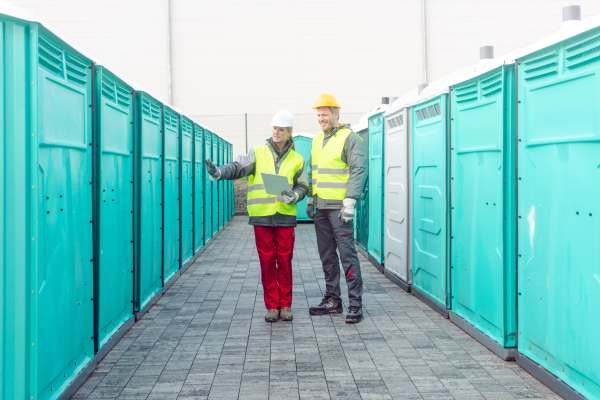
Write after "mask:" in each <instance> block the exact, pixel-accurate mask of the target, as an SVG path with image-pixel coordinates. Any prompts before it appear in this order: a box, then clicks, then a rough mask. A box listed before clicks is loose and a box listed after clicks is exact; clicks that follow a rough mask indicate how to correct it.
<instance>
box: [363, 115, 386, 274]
mask: <svg viewBox="0 0 600 400" xmlns="http://www.w3.org/2000/svg"><path fill="white" fill-rule="evenodd" d="M383 113H384V110H383V107H380V108H378V109H377V110H376V111H375V112H374V113H372V114H371V115H370V116H369V122H368V124H369V125H368V126H369V128H368V129H369V211H368V212H369V240H368V243H367V250H368V253H369V258H370V259H371V261H372V262H373V263H374V264H375V266H377V268H380V269H381V268H383V213H384V209H383V190H384V183H383V162H384V159H383V143H384V141H383V139H384V138H383V133H384V124H383Z"/></svg>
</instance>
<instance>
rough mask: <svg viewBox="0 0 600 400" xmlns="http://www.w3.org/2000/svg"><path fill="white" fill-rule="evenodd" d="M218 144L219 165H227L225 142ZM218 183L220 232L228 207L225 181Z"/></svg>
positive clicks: (221, 141) (220, 140) (220, 141)
mask: <svg viewBox="0 0 600 400" xmlns="http://www.w3.org/2000/svg"><path fill="white" fill-rule="evenodd" d="M218 144H219V150H218V157H219V162H218V165H223V164H225V141H224V140H223V138H221V137H220V138H219V143H218ZM217 183H218V186H219V230H221V229H223V226H224V225H225V212H226V210H227V207H226V205H225V181H224V180H219V181H218V182H217Z"/></svg>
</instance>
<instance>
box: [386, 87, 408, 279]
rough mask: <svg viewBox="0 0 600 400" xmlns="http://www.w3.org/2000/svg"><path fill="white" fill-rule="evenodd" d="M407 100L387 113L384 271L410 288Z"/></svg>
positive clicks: (387, 110)
mask: <svg viewBox="0 0 600 400" xmlns="http://www.w3.org/2000/svg"><path fill="white" fill-rule="evenodd" d="M406 104H407V99H406V98H400V99H396V100H395V101H394V102H393V103H392V104H390V105H389V106H388V107H387V108H386V111H385V114H384V123H385V130H384V157H383V158H384V171H383V174H384V181H385V185H384V212H383V215H384V220H383V221H384V223H383V227H384V229H383V249H384V252H383V263H384V274H385V275H386V276H387V277H388V278H390V280H392V281H394V282H395V283H397V284H398V285H399V286H400V287H402V288H403V289H404V290H409V289H410V285H411V283H412V282H411V276H410V273H409V263H408V249H409V243H410V242H409V230H408V220H409V218H408V216H409V207H408V203H409V201H408V197H409V190H408V182H409V179H408V178H409V172H408V148H409V134H408V133H409V123H408V122H409V121H408V107H407V106H406Z"/></svg>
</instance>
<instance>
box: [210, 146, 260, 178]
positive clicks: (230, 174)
mask: <svg viewBox="0 0 600 400" xmlns="http://www.w3.org/2000/svg"><path fill="white" fill-rule="evenodd" d="M218 168H219V172H220V173H221V178H220V179H226V180H229V179H240V178H244V177H246V176H249V175H252V174H253V173H254V170H255V168H256V153H254V149H251V150H250V152H249V153H248V154H245V155H240V156H238V158H237V159H236V160H235V161H234V162H230V163H229V164H225V165H221V166H220V167H218Z"/></svg>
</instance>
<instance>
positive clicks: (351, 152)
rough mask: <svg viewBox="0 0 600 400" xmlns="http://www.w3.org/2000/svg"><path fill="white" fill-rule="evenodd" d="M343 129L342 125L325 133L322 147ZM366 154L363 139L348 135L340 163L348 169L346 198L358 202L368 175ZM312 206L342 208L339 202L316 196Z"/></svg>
mask: <svg viewBox="0 0 600 400" xmlns="http://www.w3.org/2000/svg"><path fill="white" fill-rule="evenodd" d="M344 127H345V126H343V125H342V126H339V127H337V128H334V129H332V130H330V131H328V132H325V137H324V138H323V146H325V145H326V144H327V142H328V141H329V139H331V138H332V137H333V135H335V134H336V133H337V131H339V130H340V129H342V128H344ZM366 153H367V152H366V146H365V141H364V140H363V138H361V137H360V135H358V134H357V133H356V132H352V133H351V134H350V135H348V138H347V139H346V143H344V149H343V150H342V161H344V162H345V163H346V164H348V166H349V167H350V177H349V178H348V191H347V193H346V197H347V198H351V199H356V200H358V199H360V198H361V197H362V195H363V192H364V191H365V184H366V182H367V176H368V174H369V165H368V159H367V154H366ZM311 165H312V162H311ZM311 180H312V177H311ZM311 188H312V186H311ZM314 204H315V205H316V207H317V208H321V209H328V210H337V209H341V208H342V201H341V200H325V199H320V198H319V197H318V196H315V198H314Z"/></svg>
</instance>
